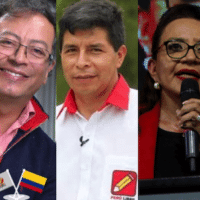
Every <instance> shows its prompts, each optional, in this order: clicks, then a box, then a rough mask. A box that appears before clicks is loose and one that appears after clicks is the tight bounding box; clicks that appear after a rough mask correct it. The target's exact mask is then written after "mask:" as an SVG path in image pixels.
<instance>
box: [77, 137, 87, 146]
mask: <svg viewBox="0 0 200 200" xmlns="http://www.w3.org/2000/svg"><path fill="white" fill-rule="evenodd" d="M79 140H80V142H81V144H80V145H81V147H82V146H83V145H84V144H85V143H86V142H88V141H89V139H87V140H85V141H83V136H81V137H80V139H79Z"/></svg>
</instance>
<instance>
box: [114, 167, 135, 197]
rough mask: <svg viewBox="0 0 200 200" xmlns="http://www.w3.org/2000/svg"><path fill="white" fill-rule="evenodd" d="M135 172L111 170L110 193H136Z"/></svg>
mask: <svg viewBox="0 0 200 200" xmlns="http://www.w3.org/2000/svg"><path fill="white" fill-rule="evenodd" d="M136 183H137V174H136V173H135V172H134V171H120V170H115V171H113V176H112V187H111V193H112V194H113V195H125V196H135V195H136V185H137V184H136Z"/></svg>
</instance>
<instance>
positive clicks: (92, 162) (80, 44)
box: [56, 0, 138, 200]
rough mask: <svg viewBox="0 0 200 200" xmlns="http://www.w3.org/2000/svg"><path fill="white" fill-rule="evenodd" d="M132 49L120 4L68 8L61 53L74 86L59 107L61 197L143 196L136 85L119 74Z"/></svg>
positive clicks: (82, 3)
mask: <svg viewBox="0 0 200 200" xmlns="http://www.w3.org/2000/svg"><path fill="white" fill-rule="evenodd" d="M126 52H127V48H126V46H125V45H124V25H123V21H122V15H121V11H120V9H119V8H118V7H117V5H116V4H115V3H112V2H110V1H92V0H87V1H80V2H77V3H75V4H73V5H71V6H69V7H68V8H67V9H66V10H65V13H64V16H63V17H62V19H61V20H60V54H61V60H62V67H63V72H64V76H65V78H66V81H67V82H68V84H69V86H70V88H71V89H70V91H69V92H68V94H67V97H66V99H65V102H64V103H63V104H62V105H60V106H58V110H57V111H58V113H57V121H56V142H57V183H58V185H57V199H58V200H69V199H70V200H94V199H95V200H100V199H101V200H106V199H116V198H118V199H119V198H129V199H137V191H136V188H137V156H138V155H137V154H138V153H137V152H138V150H137V149H138V146H137V142H138V137H137V135H138V128H137V121H138V115H137V113H138V111H137V107H138V104H137V91H136V90H134V89H130V88H129V86H128V84H127V83H126V81H125V80H124V78H123V76H122V75H121V74H118V69H119V68H120V67H121V65H122V63H123V61H124V58H125V56H126Z"/></svg>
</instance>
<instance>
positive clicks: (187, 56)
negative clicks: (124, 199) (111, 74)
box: [138, 0, 200, 200]
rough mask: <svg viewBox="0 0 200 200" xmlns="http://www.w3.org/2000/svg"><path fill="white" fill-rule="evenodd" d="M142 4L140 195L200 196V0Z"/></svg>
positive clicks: (160, 0)
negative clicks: (199, 51) (199, 50)
mask: <svg viewBox="0 0 200 200" xmlns="http://www.w3.org/2000/svg"><path fill="white" fill-rule="evenodd" d="M138 4H139V5H138V9H139V10H138V41H139V46H138V71H139V80H138V83H139V86H138V88H139V97H140V98H139V166H138V167H139V194H140V195H141V196H140V197H139V199H141V200H144V199H145V200H146V199H149V200H153V199H156V200H157V199H170V200H172V199H173V200H175V199H177V198H178V199H199V198H200V193H199V191H200V190H199V186H200V176H199V175H200V170H199V169H200V157H199V127H200V126H199V125H200V123H199V111H200V107H199V105H200V104H199V103H200V101H199V74H200V71H199V70H200V69H199V65H200V61H199V56H198V50H197V48H198V46H199V42H200V34H199V33H200V32H199V30H200V18H199V17H200V1H184V0H146V1H144V0H139V1H138ZM167 194H168V195H167Z"/></svg>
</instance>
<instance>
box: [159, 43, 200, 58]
mask: <svg viewBox="0 0 200 200" xmlns="http://www.w3.org/2000/svg"><path fill="white" fill-rule="evenodd" d="M163 45H165V46H166V51H167V54H168V56H169V57H170V58H173V59H181V58H183V57H185V56H186V55H187V53H188V51H189V49H193V51H194V54H195V56H196V57H197V58H199V59H200V43H196V44H195V45H193V46H190V45H189V44H187V43H186V42H183V41H176V40H169V41H166V42H164V43H163ZM163 45H161V46H160V47H159V48H158V50H159V49H160V48H161V47H162V46H163Z"/></svg>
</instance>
